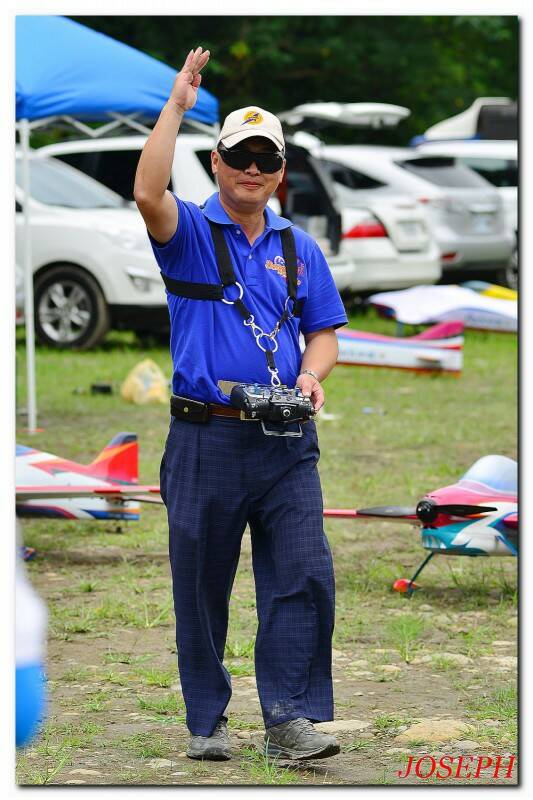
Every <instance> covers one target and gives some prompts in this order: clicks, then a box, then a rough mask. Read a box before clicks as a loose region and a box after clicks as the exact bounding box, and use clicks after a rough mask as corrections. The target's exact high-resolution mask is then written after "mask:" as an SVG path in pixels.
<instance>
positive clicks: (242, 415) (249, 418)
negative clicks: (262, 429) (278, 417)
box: [240, 411, 260, 422]
mask: <svg viewBox="0 0 533 800" xmlns="http://www.w3.org/2000/svg"><path fill="white" fill-rule="evenodd" d="M240 419H241V420H242V421H243V422H260V420H259V419H257V418H256V419H254V418H253V417H247V416H245V413H244V411H241V413H240Z"/></svg>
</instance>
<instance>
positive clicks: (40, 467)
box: [16, 433, 162, 520]
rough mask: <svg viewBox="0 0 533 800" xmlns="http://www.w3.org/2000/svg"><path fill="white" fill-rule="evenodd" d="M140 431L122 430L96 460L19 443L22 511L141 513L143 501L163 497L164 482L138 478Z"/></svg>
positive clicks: (78, 515) (126, 516)
mask: <svg viewBox="0 0 533 800" xmlns="http://www.w3.org/2000/svg"><path fill="white" fill-rule="evenodd" d="M138 457H139V449H138V444H137V434H135V433H119V434H117V435H116V436H115V437H114V438H113V439H112V440H111V441H110V442H109V444H108V445H107V446H106V447H104V449H103V450H102V452H101V453H100V454H99V455H98V456H97V457H96V458H95V459H94V461H93V462H92V463H91V464H87V465H83V464H78V463H77V462H76V461H68V460H66V459H62V458H59V457H58V456H55V455H53V454H52V453H45V452H43V451H42V450H36V449H33V448H32V447H24V446H22V445H17V456H16V497H17V499H16V503H17V505H16V509H17V515H18V516H19V517H60V518H62V519H93V520H94V519H113V520H136V519H139V503H140V502H145V503H162V500H161V498H160V496H159V486H141V485H139V479H138Z"/></svg>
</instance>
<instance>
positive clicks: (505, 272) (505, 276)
mask: <svg viewBox="0 0 533 800" xmlns="http://www.w3.org/2000/svg"><path fill="white" fill-rule="evenodd" d="M498 283H501V284H503V285H504V286H508V287H509V289H518V247H515V249H514V250H513V252H512V255H511V258H510V259H509V263H508V264H507V266H506V267H504V268H503V269H501V270H500V271H499V272H498Z"/></svg>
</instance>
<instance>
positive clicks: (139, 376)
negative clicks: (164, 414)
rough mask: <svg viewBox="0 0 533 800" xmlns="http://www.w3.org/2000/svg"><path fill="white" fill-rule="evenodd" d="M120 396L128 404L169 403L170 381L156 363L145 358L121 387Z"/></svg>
mask: <svg viewBox="0 0 533 800" xmlns="http://www.w3.org/2000/svg"><path fill="white" fill-rule="evenodd" d="M120 394H121V395H122V397H123V398H124V400H126V401H127V402H128V403H136V404H137V405H145V404H146V403H168V402H169V399H170V396H169V391H168V380H167V379H166V378H165V376H164V374H163V372H162V371H161V370H160V369H159V367H158V366H157V364H156V363H155V361H152V359H151V358H145V359H144V361H140V362H139V363H138V364H137V365H136V366H135V367H133V369H132V370H131V372H130V373H129V374H128V376H127V378H126V380H125V381H124V383H123V384H122V386H121V389H120Z"/></svg>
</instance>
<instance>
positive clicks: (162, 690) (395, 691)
mask: <svg viewBox="0 0 533 800" xmlns="http://www.w3.org/2000/svg"><path fill="white" fill-rule="evenodd" d="M126 555H127V554H125V553H123V554H122V556H123V558H124V557H125V556H126ZM130 555H134V554H133V553H132V554H130ZM108 556H109V553H108ZM337 559H338V554H337ZM78 560H82V561H83V558H81V559H78ZM98 561H103V562H104V563H95V562H98ZM30 574H31V578H32V581H33V583H34V585H35V586H36V587H37V589H38V590H39V592H40V593H41V595H42V596H43V597H44V598H45V599H46V600H47V601H48V604H49V608H50V613H51V625H50V641H49V650H48V656H49V693H50V698H51V705H50V714H49V719H48V723H47V726H46V728H45V730H44V732H43V734H42V735H41V737H40V738H39V739H38V740H37V741H36V742H35V743H34V745H33V746H32V747H30V748H28V749H26V750H25V751H23V752H22V753H20V754H19V759H18V761H19V764H18V782H19V783H21V784H36V783H37V784H43V783H47V784H60V785H63V784H70V785H77V784H79V785H84V784H91V785H102V784H120V785H122V784H130V785H132V784H152V785H160V784H165V785H166V784H269V783H272V784H276V785H279V784H335V785H337V784H351V785H357V784H359V785H365V784H366V785H375V784H403V783H417V784H420V783H428V782H431V783H441V784H442V783H443V782H445V783H447V784H453V785H457V784H459V783H467V784H470V785H471V784H473V783H478V784H479V783H499V784H505V785H510V784H511V783H514V782H516V774H517V770H516V766H515V768H514V769H513V770H512V777H510V778H504V777H503V775H504V773H505V770H504V769H503V767H502V768H501V770H500V772H501V774H500V777H499V778H496V779H494V777H493V774H492V773H491V771H490V770H486V771H484V772H482V773H481V774H480V776H479V777H478V778H476V779H471V778H470V779H468V778H466V777H460V778H449V779H447V780H437V778H436V777H435V773H433V776H431V777H428V778H420V777H417V776H416V775H411V776H409V777H407V778H401V777H399V776H398V772H399V771H403V770H405V768H406V765H407V763H408V759H409V756H414V759H415V761H416V759H417V758H418V757H419V756H423V755H433V758H435V763H437V762H438V761H439V758H440V757H442V756H444V755H447V756H455V757H458V756H460V755H463V756H464V757H465V759H466V762H465V763H467V764H470V765H473V767H472V771H473V769H474V768H475V766H476V765H477V764H478V763H479V761H478V756H486V757H491V758H492V759H493V761H494V760H495V759H496V757H497V756H498V755H500V756H505V759H503V761H502V764H503V763H504V762H505V763H508V760H509V758H508V755H509V754H514V753H516V743H515V740H514V730H515V716H516V698H515V694H514V687H515V674H516V668H515V659H514V653H515V647H514V640H515V638H516V628H515V627H514V625H515V623H516V615H515V611H514V606H513V603H512V602H509V601H507V600H505V599H503V598H502V597H501V596H500V597H499V599H498V597H497V596H496V595H495V593H494V590H493V589H492V590H489V593H488V595H487V596H486V597H485V598H484V600H485V601H486V602H484V603H483V604H481V605H480V606H477V607H476V606H475V605H474V606H472V605H471V606H470V608H469V609H468V610H461V609H460V608H459V609H458V607H457V605H454V606H453V607H452V608H451V609H450V608H449V607H447V603H445V602H442V598H439V595H438V594H434V595H433V596H430V598H429V599H431V603H430V602H428V598H427V597H426V598H423V599H419V598H418V597H417V596H415V599H414V600H413V601H412V603H411V604H409V607H408V608H406V605H405V600H404V598H398V597H397V596H395V595H392V596H391V595H388V596H386V595H383V596H382V598H380V599H382V601H383V602H382V603H380V604H378V605H377V604H376V602H375V595H374V594H373V593H370V600H369V601H368V602H367V600H366V599H365V595H364V594H363V595H361V594H357V596H356V597H355V600H357V602H354V594H353V591H352V590H350V588H349V586H348V587H346V586H345V585H344V584H343V581H342V580H341V581H340V588H339V593H338V612H337V620H338V622H337V629H336V638H335V640H334V644H335V650H334V689H335V703H336V722H337V723H338V725H339V727H340V730H339V732H338V733H337V735H338V736H339V739H340V741H341V745H342V750H341V753H340V754H339V755H337V756H335V757H333V758H330V759H327V760H326V761H322V762H321V761H315V762H301V763H299V764H294V763H292V764H291V763H288V762H272V761H269V760H267V759H265V758H264V757H263V756H262V755H261V753H260V751H259V750H257V749H256V747H255V745H256V744H258V743H260V741H261V738H262V733H263V729H262V718H261V713H260V707H259V701H258V698H257V693H256V688H255V678H254V676H253V631H254V624H255V610H254V602H253V584H252V578H251V568H250V554H249V548H248V547H247V546H246V545H245V547H244V548H243V554H242V557H241V564H240V566H239V572H238V576H237V580H236V586H235V590H234V597H233V600H232V614H231V618H232V622H231V624H230V627H231V630H230V635H229V637H228V661H227V663H228V665H229V669H230V671H231V672H232V683H233V697H232V699H231V702H230V705H229V707H228V714H229V719H230V723H229V724H230V732H231V737H232V746H233V751H234V756H233V759H232V760H231V761H229V762H227V763H222V764H220V763H209V762H195V761H191V760H190V759H188V758H186V756H185V749H186V745H187V740H188V733H187V729H186V726H185V721H184V707H183V701H182V697H181V693H180V686H179V681H178V675H177V670H176V668H175V664H176V653H175V644H174V630H173V620H172V612H171V610H170V608H169V592H168V587H169V571H168V566H167V564H166V560H165V559H164V557H161V558H154V559H152V560H145V561H141V562H140V561H137V562H131V563H130V562H128V561H127V560H122V562H120V563H114V564H113V563H109V561H108V563H106V558H105V554H102V553H101V552H95V551H93V552H92V553H91V551H90V550H87V551H86V553H85V563H76V564H72V563H71V564H69V563H65V562H64V561H60V560H54V558H53V557H50V555H49V556H47V557H46V558H42V559H41V560H40V561H38V562H36V563H33V564H31V565H30ZM341 577H342V576H341ZM490 591H492V592H493V595H490ZM496 594H497V593H496ZM500 595H501V593H500ZM365 604H366V605H365ZM438 604H440V607H439V605H438ZM459 605H460V604H459ZM463 605H464V604H463ZM395 620H396V621H397V622H395ZM391 621H392V627H391ZM417 625H418V626H419V627H417ZM395 626H397V627H398V629H401V630H404V629H405V635H404V636H403V639H402V637H400V638H396V639H395V638H394V635H393V633H394V629H395ZM402 626H403V627H402ZM409 626H411V628H412V629H410V628H409ZM413 626H414V627H413ZM387 631H388V633H387ZM391 631H392V633H391ZM409 631H411V632H410V633H409ZM472 631H474V632H476V635H473V634H472ZM424 632H425V633H424ZM476 636H477V638H476ZM465 642H466V645H465ZM467 653H469V655H468V654H467ZM428 719H429V720H432V723H431V726H432V727H431V731H430V733H427V731H426V732H425V733H424V732H422V734H418V733H417V731H418V730H420V729H419V728H416V727H415V728H414V729H413V726H416V725H417V720H428ZM451 722H455V723H457V724H459V723H461V722H462V723H464V727H462V728H461V727H459V729H452V728H451V727H450V725H451ZM418 724H419V723H418ZM411 729H413V731H414V732H413V734H412V736H411V741H405V737H409V736H410V735H411V734H410V732H411ZM450 731H451V733H450ZM458 731H459V732H458ZM439 737H440V739H441V741H440V743H439V741H438V739H439ZM432 763H433V762H432V760H431V758H427V759H426V760H425V762H424V768H423V770H421V772H422V774H426V773H427V772H428V771H429V770H430V769H431V766H432ZM455 763H456V762H454V765H455ZM437 767H438V763H437ZM454 770H455V766H454ZM444 774H446V773H444ZM461 774H462V775H463V776H464V775H465V769H464V768H463V772H462V773H461Z"/></svg>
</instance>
